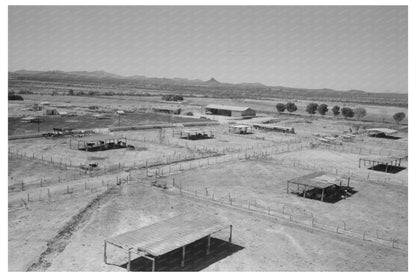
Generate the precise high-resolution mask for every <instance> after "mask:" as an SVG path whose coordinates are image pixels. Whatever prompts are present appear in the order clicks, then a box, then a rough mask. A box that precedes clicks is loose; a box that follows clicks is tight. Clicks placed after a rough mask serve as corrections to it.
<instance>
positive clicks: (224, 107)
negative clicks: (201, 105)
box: [206, 104, 250, 112]
mask: <svg viewBox="0 0 416 277" xmlns="http://www.w3.org/2000/svg"><path fill="white" fill-rule="evenodd" d="M206 108H207V109H216V110H227V111H228V110H229V111H237V112H243V111H246V110H248V109H250V108H249V107H239V106H228V105H219V104H209V105H207V106H206Z"/></svg>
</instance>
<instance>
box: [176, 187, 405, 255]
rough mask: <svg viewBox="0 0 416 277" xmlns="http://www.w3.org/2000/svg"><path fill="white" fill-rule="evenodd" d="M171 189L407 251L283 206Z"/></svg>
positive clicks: (393, 241) (397, 243)
mask: <svg viewBox="0 0 416 277" xmlns="http://www.w3.org/2000/svg"><path fill="white" fill-rule="evenodd" d="M173 188H174V192H176V193H179V194H181V195H185V196H188V197H193V198H197V199H203V200H207V201H210V202H214V203H217V204H220V205H223V206H227V207H233V208H237V209H240V210H243V211H246V212H250V213H253V214H260V215H263V216H269V217H272V218H274V219H283V220H288V221H289V222H292V223H295V224H298V225H302V226H305V227H309V228H315V229H321V230H324V231H329V232H333V233H336V234H340V235H344V236H348V237H352V238H355V239H360V240H363V241H371V242H375V243H378V244H381V245H384V246H388V247H392V248H394V249H400V250H406V249H407V242H405V241H402V240H399V239H396V238H391V237H381V236H380V234H379V232H378V231H376V234H375V235H374V234H373V232H370V231H359V230H353V229H352V228H351V227H349V228H348V227H347V226H348V224H347V223H346V222H345V221H343V222H342V223H341V224H337V225H331V224H325V223H322V222H320V221H319V220H318V219H317V218H316V217H314V215H312V214H311V215H310V216H309V217H308V216H303V217H301V216H297V215H294V214H291V213H289V212H288V211H289V209H286V210H285V208H284V207H285V205H283V210H282V211H279V210H276V209H271V208H270V207H269V206H264V205H261V204H259V203H258V202H257V201H256V200H254V201H249V200H241V199H237V198H235V197H233V196H231V194H228V196H218V195H214V193H209V191H208V189H207V188H205V191H202V192H201V191H199V192H198V190H195V189H194V190H193V189H189V186H184V185H182V184H176V183H175V182H174V181H173Z"/></svg>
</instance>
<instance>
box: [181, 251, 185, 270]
mask: <svg viewBox="0 0 416 277" xmlns="http://www.w3.org/2000/svg"><path fill="white" fill-rule="evenodd" d="M184 266H185V246H182V261H181V267H184Z"/></svg>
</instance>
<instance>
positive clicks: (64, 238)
mask: <svg viewBox="0 0 416 277" xmlns="http://www.w3.org/2000/svg"><path fill="white" fill-rule="evenodd" d="M119 189H120V188H118V187H112V188H110V189H108V190H106V191H105V192H103V193H101V194H99V195H98V196H97V197H96V198H94V199H93V200H92V201H91V202H90V203H89V204H88V205H87V206H86V207H85V208H83V209H82V210H81V211H80V212H79V213H77V214H76V215H74V216H73V217H72V218H71V220H69V221H68V222H67V223H66V224H65V225H64V226H63V227H62V228H61V229H60V231H59V232H58V233H57V234H56V236H55V237H53V238H52V239H50V240H49V241H48V242H47V244H46V250H45V251H43V252H42V253H41V254H40V256H39V258H38V260H37V261H36V262H35V263H33V264H32V265H30V266H29V267H28V268H27V269H26V271H46V270H47V269H48V268H49V267H50V266H51V265H52V262H53V260H54V258H56V257H57V256H58V255H59V254H60V253H61V252H62V251H64V250H65V247H66V246H67V245H68V244H69V243H70V241H71V237H72V235H73V234H74V233H75V232H77V231H78V230H79V229H80V228H81V227H82V226H84V224H85V223H86V222H87V221H88V220H89V219H90V218H91V216H92V214H93V213H94V211H95V210H96V209H97V208H98V207H99V205H100V204H102V203H103V202H105V201H106V200H108V199H109V197H110V196H111V195H113V194H116V193H118V192H119Z"/></svg>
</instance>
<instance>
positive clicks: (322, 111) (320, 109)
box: [318, 104, 328, 115]
mask: <svg viewBox="0 0 416 277" xmlns="http://www.w3.org/2000/svg"><path fill="white" fill-rule="evenodd" d="M327 112H328V105H327V104H321V105H319V107H318V113H319V114H320V115H325V114H326V113H327Z"/></svg>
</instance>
